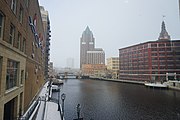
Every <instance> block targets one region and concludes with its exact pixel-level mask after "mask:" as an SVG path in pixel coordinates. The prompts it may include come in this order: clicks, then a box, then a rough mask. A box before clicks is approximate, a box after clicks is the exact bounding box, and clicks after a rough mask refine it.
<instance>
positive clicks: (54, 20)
mask: <svg viewBox="0 0 180 120" xmlns="http://www.w3.org/2000/svg"><path fill="white" fill-rule="evenodd" d="M39 2H40V5H41V6H44V8H45V9H46V10H47V11H48V12H49V16H50V23H51V31H52V32H51V35H52V37H51V41H50V42H51V46H50V49H51V50H50V60H51V61H52V62H53V63H54V66H56V67H66V62H67V61H66V60H67V58H74V64H75V65H74V66H75V67H76V68H79V56H80V38H81V35H82V33H83V31H84V30H85V29H86V26H89V28H90V30H91V31H92V32H93V35H94V38H95V47H97V48H103V49H104V51H105V54H106V58H108V57H111V56H118V49H120V48H122V47H127V46H130V45H133V44H138V43H142V42H147V41H149V40H157V38H158V36H159V33H160V29H161V23H162V20H164V21H165V24H166V29H167V31H168V33H169V34H170V36H171V39H179V38H180V20H179V13H178V12H179V11H178V10H179V8H178V0H40V1H39ZM163 15H165V16H166V17H165V18H163V17H162V16H163Z"/></svg>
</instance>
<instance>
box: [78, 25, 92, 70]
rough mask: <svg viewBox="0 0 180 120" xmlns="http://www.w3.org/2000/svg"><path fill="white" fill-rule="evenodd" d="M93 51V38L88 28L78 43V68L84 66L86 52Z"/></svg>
mask: <svg viewBox="0 0 180 120" xmlns="http://www.w3.org/2000/svg"><path fill="white" fill-rule="evenodd" d="M92 50H94V37H93V33H92V32H91V31H90V29H89V27H88V26H87V27H86V30H85V31H84V32H83V34H82V37H81V42H80V68H82V64H86V61H87V51H92Z"/></svg>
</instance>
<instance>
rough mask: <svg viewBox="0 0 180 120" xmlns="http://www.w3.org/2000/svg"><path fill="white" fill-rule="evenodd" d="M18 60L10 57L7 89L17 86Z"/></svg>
mask: <svg viewBox="0 0 180 120" xmlns="http://www.w3.org/2000/svg"><path fill="white" fill-rule="evenodd" d="M18 64H19V63H18V62H16V61H14V60H10V59H8V61H7V72H6V90H8V89H10V88H13V87H15V86H17V79H18Z"/></svg>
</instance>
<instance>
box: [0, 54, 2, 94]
mask: <svg viewBox="0 0 180 120" xmlns="http://www.w3.org/2000/svg"><path fill="white" fill-rule="evenodd" d="M1 72H2V57H1V56H0V94H1V82H2V81H1V80H2V79H1V74H2V73H1Z"/></svg>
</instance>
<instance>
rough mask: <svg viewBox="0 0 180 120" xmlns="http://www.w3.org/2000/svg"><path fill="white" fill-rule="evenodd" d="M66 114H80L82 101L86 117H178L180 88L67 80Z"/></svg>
mask: <svg viewBox="0 0 180 120" xmlns="http://www.w3.org/2000/svg"><path fill="white" fill-rule="evenodd" d="M62 89H63V92H64V93H66V96H67V97H66V101H65V118H66V120H72V119H74V118H77V111H76V105H77V104H78V103H80V104H81V116H82V117H83V118H84V119H85V120H90V119H91V118H92V119H94V120H152V119H153V120H177V119H178V114H179V113H180V91H172V90H160V89H148V88H146V87H144V86H142V85H135V84H126V83H118V82H107V81H96V80H77V79H75V80H74V79H72V80H67V81H66V82H65V83H64V85H63V88H62Z"/></svg>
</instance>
